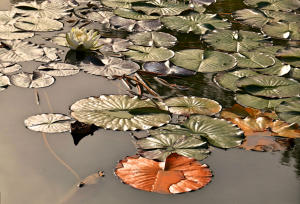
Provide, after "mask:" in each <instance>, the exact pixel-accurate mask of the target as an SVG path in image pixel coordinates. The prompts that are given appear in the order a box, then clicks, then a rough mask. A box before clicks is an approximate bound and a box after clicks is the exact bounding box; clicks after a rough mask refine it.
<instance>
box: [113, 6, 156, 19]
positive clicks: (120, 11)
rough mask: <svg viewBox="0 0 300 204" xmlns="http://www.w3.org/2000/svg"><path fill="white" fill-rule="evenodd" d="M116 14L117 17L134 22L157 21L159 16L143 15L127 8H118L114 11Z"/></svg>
mask: <svg viewBox="0 0 300 204" xmlns="http://www.w3.org/2000/svg"><path fill="white" fill-rule="evenodd" d="M114 14H116V15H117V16H121V17H123V18H129V19H133V20H138V21H140V20H155V19H158V18H159V16H148V15H145V14H142V13H140V12H136V11H133V10H130V9H126V8H117V9H115V10H114Z"/></svg>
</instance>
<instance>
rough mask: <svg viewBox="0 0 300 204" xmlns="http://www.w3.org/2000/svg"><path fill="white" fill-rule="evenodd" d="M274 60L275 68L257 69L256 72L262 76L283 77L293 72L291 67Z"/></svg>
mask: <svg viewBox="0 0 300 204" xmlns="http://www.w3.org/2000/svg"><path fill="white" fill-rule="evenodd" d="M274 59H275V64H274V65H273V66H271V67H268V68H264V69H257V70H256V71H257V72H259V73H261V74H267V75H276V76H283V75H285V74H287V73H289V72H290V70H291V66H290V65H287V64H283V63H282V62H281V61H280V60H278V59H277V58H274Z"/></svg>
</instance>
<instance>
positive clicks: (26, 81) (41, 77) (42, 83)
mask: <svg viewBox="0 0 300 204" xmlns="http://www.w3.org/2000/svg"><path fill="white" fill-rule="evenodd" d="M10 79H11V83H12V84H13V85H15V86H18V87H23V88H43V87H47V86H50V85H52V84H53V83H54V81H55V79H54V78H53V77H52V76H50V75H47V74H43V73H40V72H33V73H32V74H30V73H25V72H22V73H18V74H15V75H12V76H11V78H10Z"/></svg>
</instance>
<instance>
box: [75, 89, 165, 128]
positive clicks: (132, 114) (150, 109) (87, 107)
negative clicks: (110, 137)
mask: <svg viewBox="0 0 300 204" xmlns="http://www.w3.org/2000/svg"><path fill="white" fill-rule="evenodd" d="M71 111H72V116H73V117H74V118H75V119H77V120H78V121H80V122H83V123H86V124H94V125H96V126H98V127H102V128H105V129H113V130H123V131H126V130H137V129H141V130H146V129H149V128H151V127H159V126H162V125H164V124H166V123H168V122H169V121H170V120H171V118H170V115H169V114H168V113H166V112H165V111H163V110H161V109H158V105H157V104H156V103H154V102H153V101H151V100H149V99H148V100H141V99H139V98H137V97H133V98H131V97H129V96H127V95H101V96H100V97H99V98H98V97H90V98H87V99H81V100H79V101H77V102H76V103H74V104H73V105H72V106H71Z"/></svg>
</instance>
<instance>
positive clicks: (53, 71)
mask: <svg viewBox="0 0 300 204" xmlns="http://www.w3.org/2000/svg"><path fill="white" fill-rule="evenodd" d="M38 70H39V71H40V72H41V73H45V74H48V75H51V76H70V75H74V74H78V73H79V71H80V70H79V68H78V67H77V66H74V65H71V64H65V63H59V62H58V63H57V62H55V63H50V64H47V65H42V66H39V67H38Z"/></svg>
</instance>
